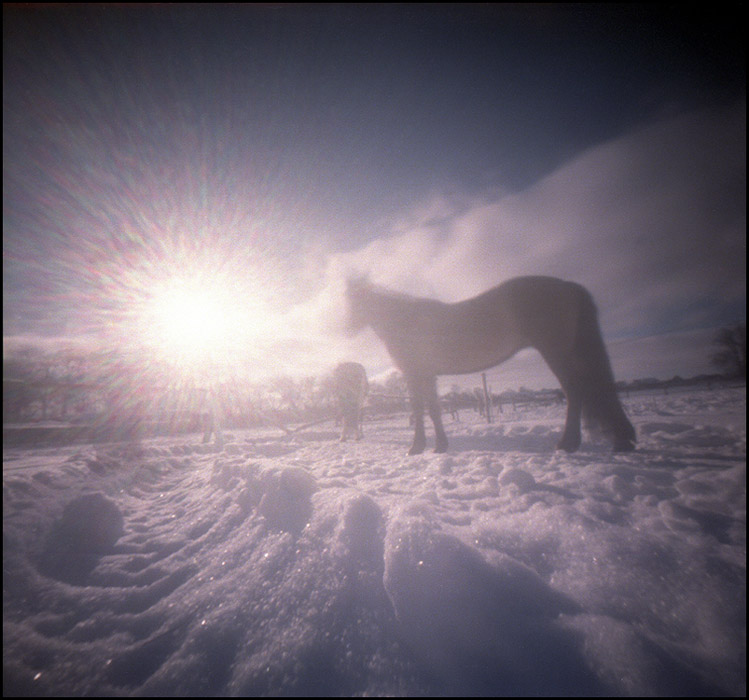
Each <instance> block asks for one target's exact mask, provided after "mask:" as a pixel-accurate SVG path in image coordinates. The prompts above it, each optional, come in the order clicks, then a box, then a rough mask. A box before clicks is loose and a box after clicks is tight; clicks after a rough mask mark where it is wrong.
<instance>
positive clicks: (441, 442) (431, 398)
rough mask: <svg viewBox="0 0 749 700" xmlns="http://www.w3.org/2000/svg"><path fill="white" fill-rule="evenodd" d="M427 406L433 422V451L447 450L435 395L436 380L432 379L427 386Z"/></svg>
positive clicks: (440, 412) (438, 403) (440, 413)
mask: <svg viewBox="0 0 749 700" xmlns="http://www.w3.org/2000/svg"><path fill="white" fill-rule="evenodd" d="M427 396H428V406H429V417H430V418H431V419H432V423H433V424H434V434H435V448H434V451H435V452H447V435H445V428H444V426H443V425H442V411H441V409H440V400H439V397H438V396H437V381H436V379H432V380H431V383H430V384H429V388H428V394H427Z"/></svg>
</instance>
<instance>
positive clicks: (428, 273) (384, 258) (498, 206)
mask: <svg viewBox="0 0 749 700" xmlns="http://www.w3.org/2000/svg"><path fill="white" fill-rule="evenodd" d="M745 123H746V105H745V103H744V102H742V103H740V104H737V105H734V106H732V107H731V108H727V109H724V110H720V111H717V110H712V111H705V112H699V113H693V114H687V115H681V116H678V117H675V118H672V119H669V120H666V121H660V122H658V123H655V124H651V125H649V126H647V127H645V128H642V129H640V130H638V131H636V132H633V133H630V134H628V135H625V136H623V137H621V138H619V139H617V140H614V141H611V142H609V143H604V144H601V145H599V146H597V147H595V148H591V149H589V150H587V151H585V152H583V153H582V154H580V155H579V156H578V157H576V158H574V159H573V160H571V161H569V162H568V163H566V164H565V165H564V166H563V167H561V168H559V169H558V170H556V171H555V172H553V173H551V174H550V175H548V176H547V177H545V178H543V179H542V180H540V181H539V182H537V183H536V184H535V185H533V186H532V187H530V188H528V189H526V190H524V191H522V192H517V193H512V194H503V195H498V196H496V197H495V198H493V199H483V200H473V201H471V200H470V199H469V198H468V197H467V196H454V197H452V198H451V197H448V196H438V195H435V197H433V198H432V199H431V200H429V201H427V202H425V203H422V204H420V205H419V206H418V207H415V209H414V212H413V214H412V215H411V217H410V218H409V216H408V215H406V216H403V217H402V218H401V220H400V221H399V222H398V224H397V225H396V226H394V227H393V230H391V231H387V232H384V233H383V235H382V236H381V237H378V238H376V239H374V240H372V241H371V242H369V243H368V244H367V245H365V246H363V247H362V248H361V249H359V250H356V251H352V252H347V253H345V254H333V255H332V256H331V257H330V258H329V260H328V267H327V276H328V280H329V283H328V287H327V288H326V290H325V291H324V292H323V294H322V295H321V296H320V297H318V298H316V299H315V300H313V301H312V302H310V304H308V305H307V306H306V308H307V309H310V307H314V306H315V305H317V304H318V302H319V308H317V309H315V310H314V311H313V312H312V314H311V316H312V317H314V316H315V315H316V314H317V315H318V317H336V316H337V315H339V314H340V313H341V309H340V307H339V302H340V300H339V299H338V295H339V293H340V290H341V279H342V277H344V276H345V275H347V274H351V273H352V272H364V273H368V274H369V275H370V276H371V277H372V279H373V280H375V281H376V282H379V283H381V284H384V285H388V286H391V287H393V288H395V289H399V290H402V291H407V292H411V293H416V294H424V295H430V296H435V297H437V298H441V299H443V300H445V301H454V300H458V299H461V298H465V297H468V296H471V295H473V294H476V293H478V292H480V291H482V290H484V289H486V288H488V287H490V286H492V285H495V284H497V283H499V282H501V281H502V280H505V279H508V278H510V277H513V276H517V275H527V274H546V275H554V276H558V277H562V278H565V279H571V280H575V281H578V282H580V283H582V284H584V285H585V286H587V287H588V288H589V289H590V290H591V291H592V292H593V295H594V297H595V298H596V300H597V303H598V305H599V310H600V313H601V323H602V327H603V329H604V333H605V335H606V337H607V339H609V340H611V339H616V338H619V339H629V340H630V343H632V342H633V339H634V338H637V337H643V338H645V337H650V336H653V335H656V334H667V333H673V332H677V331H682V332H683V331H687V330H695V329H701V328H702V329H704V328H709V327H713V326H716V325H720V324H721V323H725V322H726V314H730V313H732V312H733V313H738V314H741V313H742V311H741V309H743V313H744V314H745V304H746V262H745V261H746V235H745V231H746V199H745V187H746V161H745V152H746V148H745V146H746V140H745ZM334 290H335V291H334ZM670 337H673V336H670ZM631 347H633V346H631V345H630V348H631ZM648 347H652V343H645V344H644V345H643V346H642V348H641V350H642V351H645V350H646V349H647V348H648ZM695 351H696V352H699V353H702V352H703V351H704V342H701V343H700V349H699V350H697V349H695ZM375 354H376V356H377V357H380V358H381V357H382V353H381V352H380V351H377V352H376V353H375ZM680 357H681V354H680ZM372 359H374V356H372ZM672 360H673V363H674V366H673V372H672V374H676V373H678V372H687V371H689V370H688V369H686V367H687V365H689V367H700V363H699V361H696V360H695V361H694V362H691V363H690V362H688V361H687V360H686V359H685V358H683V357H682V359H681V360H680V363H681V366H682V367H684V369H680V368H679V367H678V366H676V365H677V362H676V360H677V358H676V357H675V356H673V355H672ZM629 365H630V366H628V368H627V373H628V374H629V370H630V369H632V371H634V368H635V367H637V366H640V367H642V369H643V370H646V368H647V361H646V360H645V359H643V358H641V359H639V360H637V361H636V362H634V363H629ZM702 369H705V368H704V365H702ZM663 371H666V373H667V374H668V372H669V371H670V370H663ZM663 371H659V372H660V374H662V373H663ZM634 376H638V375H636V374H635V375H634Z"/></svg>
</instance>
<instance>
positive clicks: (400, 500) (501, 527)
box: [3, 388, 746, 697]
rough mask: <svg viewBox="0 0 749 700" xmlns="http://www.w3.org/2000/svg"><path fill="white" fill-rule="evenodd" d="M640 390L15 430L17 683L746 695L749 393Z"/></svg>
mask: <svg viewBox="0 0 749 700" xmlns="http://www.w3.org/2000/svg"><path fill="white" fill-rule="evenodd" d="M625 407H626V409H627V411H628V413H629V415H630V417H631V418H632V421H633V423H634V424H635V426H636V429H637V432H638V436H639V442H638V447H637V450H636V451H635V452H633V453H627V454H611V452H610V451H609V447H608V445H606V444H604V443H596V442H585V443H584V444H583V447H582V449H581V450H580V451H579V452H577V453H575V454H572V455H569V454H566V453H564V454H562V453H559V452H555V451H554V449H553V446H554V445H555V443H556V441H557V439H558V437H559V433H560V430H561V425H562V423H563V411H564V408H563V407H561V406H554V407H536V408H527V409H525V410H520V409H518V410H517V411H513V410H509V409H505V412H504V413H502V414H500V415H499V416H498V421H497V422H496V423H494V424H492V425H487V424H486V423H483V422H481V419H479V417H478V416H476V415H475V414H473V413H471V412H470V411H462V412H461V416H460V421H459V422H450V420H449V419H448V422H447V426H446V427H447V430H448V433H449V437H450V445H451V446H450V452H449V453H448V454H439V455H438V454H432V453H425V454H423V455H418V456H413V457H408V456H406V454H405V453H406V449H407V447H408V445H409V444H410V437H411V435H410V428H409V427H408V418H407V416H405V415H399V416H394V417H392V418H389V419H386V420H381V421H370V422H368V423H367V424H366V425H365V439H364V440H363V441H361V442H357V443H352V442H347V443H340V442H338V441H337V440H336V432H334V429H333V426H332V424H331V425H330V430H321V427H320V426H317V427H316V428H312V429H308V430H306V431H304V430H302V431H298V432H295V433H291V434H283V435H282V434H280V431H277V430H276V431H274V430H272V429H264V430H256V431H236V432H233V433H231V434H228V435H225V436H224V438H225V445H224V447H223V448H222V449H221V450H219V448H218V447H216V446H213V445H203V444H200V438H201V436H199V435H191V436H181V437H174V438H159V439H154V440H147V441H143V442H142V443H138V444H117V445H115V444H109V445H97V446H93V445H75V446H72V445H71V446H65V447H56V448H39V449H7V450H5V451H4V460H3V501H4V503H3V572H4V581H3V691H4V694H5V695H16V696H21V695H23V696H27V695H56V696H65V695H72V696H79V695H97V696H124V695H135V696H139V695H140V696H154V695H187V696H204V695H294V696H296V695H305V696H309V695H325V696H341V695H459V696H462V695H538V694H541V695H573V696H582V695H625V696H627V695H668V696H672V695H697V696H705V695H710V696H715V695H729V696H734V695H735V696H741V697H743V696H744V695H745V691H746V661H745V659H746V622H745V620H746V615H745V613H746V609H745V607H746V430H745V423H746V391H745V389H743V388H736V389H719V390H713V391H697V390H694V391H690V392H684V393H678V394H670V395H663V394H662V393H659V394H655V393H654V394H651V395H647V394H640V395H633V396H632V397H631V398H628V399H626V400H625ZM322 427H323V428H324V427H326V426H322Z"/></svg>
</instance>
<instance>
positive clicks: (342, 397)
mask: <svg viewBox="0 0 749 700" xmlns="http://www.w3.org/2000/svg"><path fill="white" fill-rule="evenodd" d="M333 390H334V393H335V398H336V409H337V413H338V416H339V417H340V418H341V421H342V423H343V428H342V430H341V442H345V441H346V438H347V437H348V435H349V434H352V433H353V436H354V439H355V440H361V438H362V436H363V432H362V428H361V422H362V409H363V407H364V400H365V399H366V397H367V392H368V391H369V382H368V381H367V372H366V371H365V369H364V367H362V365H360V364H359V363H358V362H342V363H340V364H339V365H338V366H337V367H336V368H335V370H334V371H333Z"/></svg>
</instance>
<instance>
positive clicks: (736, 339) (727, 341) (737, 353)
mask: <svg viewBox="0 0 749 700" xmlns="http://www.w3.org/2000/svg"><path fill="white" fill-rule="evenodd" d="M713 345H716V346H717V347H718V348H719V349H718V351H717V352H715V353H713V355H712V357H711V358H710V360H711V361H712V363H713V364H714V365H715V366H716V367H718V368H719V369H720V370H721V371H722V372H723V373H724V374H725V375H727V376H730V377H743V378H744V379H746V323H737V324H736V325H735V326H730V327H729V328H721V329H720V330H719V331H718V332H717V333H716V335H715V340H713Z"/></svg>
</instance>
